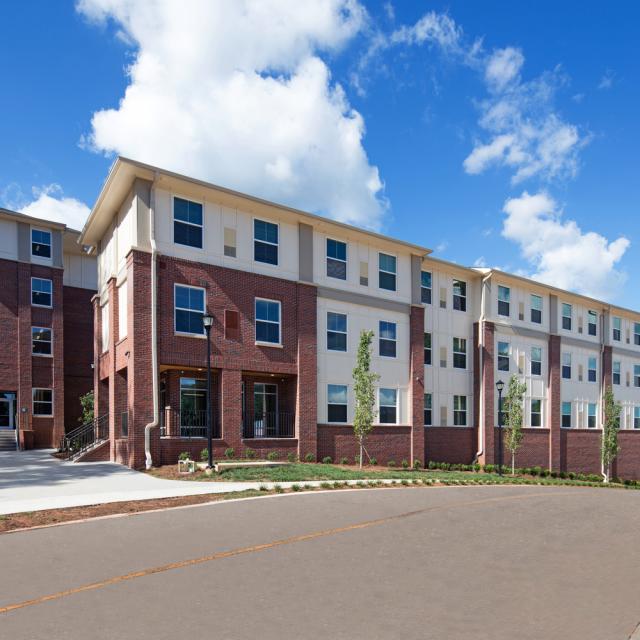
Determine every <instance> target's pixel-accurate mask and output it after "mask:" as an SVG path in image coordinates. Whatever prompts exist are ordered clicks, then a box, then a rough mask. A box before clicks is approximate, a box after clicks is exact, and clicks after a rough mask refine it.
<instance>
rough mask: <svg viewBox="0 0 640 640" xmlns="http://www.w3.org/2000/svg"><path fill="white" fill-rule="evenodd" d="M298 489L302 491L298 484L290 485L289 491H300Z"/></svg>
mask: <svg viewBox="0 0 640 640" xmlns="http://www.w3.org/2000/svg"><path fill="white" fill-rule="evenodd" d="M300 489H302V487H301V486H300V485H299V484H292V485H291V491H300Z"/></svg>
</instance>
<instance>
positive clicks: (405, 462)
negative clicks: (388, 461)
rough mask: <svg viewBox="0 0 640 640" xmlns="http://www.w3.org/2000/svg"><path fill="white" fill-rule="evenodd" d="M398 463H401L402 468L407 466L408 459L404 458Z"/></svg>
mask: <svg viewBox="0 0 640 640" xmlns="http://www.w3.org/2000/svg"><path fill="white" fill-rule="evenodd" d="M400 464H401V465H402V468H403V469H408V468H409V461H408V460H407V459H404V460H403V461H402V462H401V463H400Z"/></svg>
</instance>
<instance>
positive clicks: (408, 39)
mask: <svg viewBox="0 0 640 640" xmlns="http://www.w3.org/2000/svg"><path fill="white" fill-rule="evenodd" d="M461 39H462V29H461V28H460V27H459V26H458V25H456V23H455V21H454V20H453V19H452V18H450V17H449V16H448V15H446V14H444V13H436V12H435V11H430V12H429V13H426V14H425V15H424V16H422V18H420V20H418V22H416V23H415V24H414V25H411V26H409V27H407V26H403V27H400V28H399V29H396V30H395V31H394V32H393V33H392V34H391V36H390V37H389V42H390V43H391V44H400V43H403V44H419V45H420V44H432V45H438V46H439V47H440V48H441V49H442V51H444V52H445V53H458V52H460V51H461Z"/></svg>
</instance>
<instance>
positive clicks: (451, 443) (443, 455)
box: [424, 427, 478, 464]
mask: <svg viewBox="0 0 640 640" xmlns="http://www.w3.org/2000/svg"><path fill="white" fill-rule="evenodd" d="M477 445H478V431H477V429H476V428H474V427H426V428H425V430H424V450H425V456H426V459H427V463H428V462H450V463H452V464H471V462H472V461H473V458H474V456H475V455H476V449H477Z"/></svg>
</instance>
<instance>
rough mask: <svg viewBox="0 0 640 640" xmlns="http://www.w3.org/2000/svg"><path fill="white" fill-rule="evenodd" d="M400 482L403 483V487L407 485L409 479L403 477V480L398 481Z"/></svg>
mask: <svg viewBox="0 0 640 640" xmlns="http://www.w3.org/2000/svg"><path fill="white" fill-rule="evenodd" d="M400 484H403V485H404V486H405V487H408V486H409V481H408V480H407V479H406V478H405V479H404V480H401V481H400Z"/></svg>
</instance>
